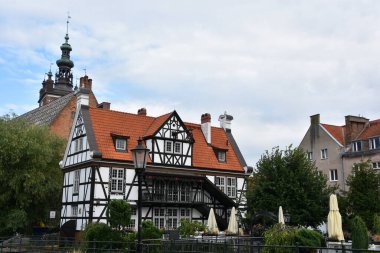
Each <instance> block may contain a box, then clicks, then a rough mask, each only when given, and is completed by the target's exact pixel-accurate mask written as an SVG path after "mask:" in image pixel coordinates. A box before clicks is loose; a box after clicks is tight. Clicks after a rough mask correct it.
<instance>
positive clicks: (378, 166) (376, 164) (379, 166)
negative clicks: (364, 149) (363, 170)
mask: <svg viewBox="0 0 380 253" xmlns="http://www.w3.org/2000/svg"><path fill="white" fill-rule="evenodd" d="M372 168H373V169H374V170H378V169H380V162H373V163H372Z"/></svg>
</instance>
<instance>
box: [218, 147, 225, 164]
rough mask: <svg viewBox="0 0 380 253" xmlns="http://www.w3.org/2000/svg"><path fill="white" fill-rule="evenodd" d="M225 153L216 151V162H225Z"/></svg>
mask: <svg viewBox="0 0 380 253" xmlns="http://www.w3.org/2000/svg"><path fill="white" fill-rule="evenodd" d="M226 155H227V154H226V151H224V150H219V151H218V161H219V162H226Z"/></svg>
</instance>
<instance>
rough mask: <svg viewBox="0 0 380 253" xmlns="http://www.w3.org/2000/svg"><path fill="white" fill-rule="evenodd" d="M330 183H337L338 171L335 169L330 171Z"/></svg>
mask: <svg viewBox="0 0 380 253" xmlns="http://www.w3.org/2000/svg"><path fill="white" fill-rule="evenodd" d="M330 181H332V182H336V181H338V170H337V169H331V170H330Z"/></svg>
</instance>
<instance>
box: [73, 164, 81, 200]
mask: <svg viewBox="0 0 380 253" xmlns="http://www.w3.org/2000/svg"><path fill="white" fill-rule="evenodd" d="M79 182H80V170H76V171H74V184H73V194H78V193H79Z"/></svg>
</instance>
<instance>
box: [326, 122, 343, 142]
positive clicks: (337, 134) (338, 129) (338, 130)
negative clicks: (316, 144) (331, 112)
mask: <svg viewBox="0 0 380 253" xmlns="http://www.w3.org/2000/svg"><path fill="white" fill-rule="evenodd" d="M321 125H322V126H323V127H324V128H325V129H326V130H327V131H328V132H329V133H330V134H331V135H332V136H333V137H334V138H335V139H336V140H337V141H338V142H339V143H340V144H341V145H344V136H343V135H344V131H343V129H344V127H343V126H334V125H328V124H321Z"/></svg>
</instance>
